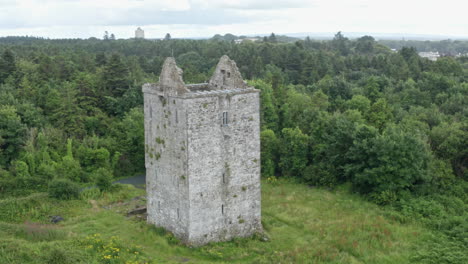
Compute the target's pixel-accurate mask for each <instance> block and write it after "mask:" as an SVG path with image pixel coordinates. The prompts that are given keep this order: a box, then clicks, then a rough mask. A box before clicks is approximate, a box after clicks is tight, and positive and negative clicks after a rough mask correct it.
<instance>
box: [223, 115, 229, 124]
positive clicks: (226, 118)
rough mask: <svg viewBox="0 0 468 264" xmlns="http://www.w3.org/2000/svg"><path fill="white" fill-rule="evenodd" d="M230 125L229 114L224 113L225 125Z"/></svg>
mask: <svg viewBox="0 0 468 264" xmlns="http://www.w3.org/2000/svg"><path fill="white" fill-rule="evenodd" d="M228 123H229V117H228V112H223V125H224V126H227V125H228Z"/></svg>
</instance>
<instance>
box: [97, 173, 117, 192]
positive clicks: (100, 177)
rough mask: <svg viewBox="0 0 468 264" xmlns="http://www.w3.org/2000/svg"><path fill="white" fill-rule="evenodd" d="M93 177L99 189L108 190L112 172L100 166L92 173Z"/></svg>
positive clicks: (110, 185)
mask: <svg viewBox="0 0 468 264" xmlns="http://www.w3.org/2000/svg"><path fill="white" fill-rule="evenodd" d="M93 178H94V179H95V181H96V186H97V187H98V188H99V190H101V191H108V190H110V189H111V187H112V178H113V175H112V172H110V171H109V170H107V169H104V168H100V169H98V170H97V171H95V172H94V173H93Z"/></svg>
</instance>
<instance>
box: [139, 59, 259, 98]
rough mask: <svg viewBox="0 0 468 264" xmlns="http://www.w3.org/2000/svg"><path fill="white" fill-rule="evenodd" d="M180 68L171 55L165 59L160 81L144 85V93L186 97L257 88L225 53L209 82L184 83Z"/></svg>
mask: <svg viewBox="0 0 468 264" xmlns="http://www.w3.org/2000/svg"><path fill="white" fill-rule="evenodd" d="M182 73H183V71H182V69H180V68H179V67H178V66H177V64H176V62H175V59H174V58H172V57H169V58H167V59H166V60H165V62H164V64H163V67H162V71H161V75H160V76H159V82H158V83H147V84H144V85H143V92H144V93H153V94H158V95H162V96H166V95H168V96H178V97H184V96H185V95H186V94H193V93H198V95H200V93H203V92H210V91H225V90H231V91H240V90H244V89H247V90H255V89H254V88H253V87H248V86H247V83H246V82H245V81H244V80H243V79H242V76H241V73H240V72H239V69H238V68H237V65H236V63H235V62H234V61H233V60H231V59H229V57H228V56H226V55H224V56H223V57H221V59H220V60H219V63H218V65H217V66H216V69H215V72H214V73H213V76H212V77H211V79H210V81H209V82H208V83H199V84H188V85H186V84H185V83H184V80H183V78H182Z"/></svg>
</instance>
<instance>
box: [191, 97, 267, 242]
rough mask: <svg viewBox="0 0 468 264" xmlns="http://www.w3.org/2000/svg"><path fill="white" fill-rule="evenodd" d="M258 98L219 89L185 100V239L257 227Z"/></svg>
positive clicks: (244, 231)
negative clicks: (187, 217)
mask: <svg viewBox="0 0 468 264" xmlns="http://www.w3.org/2000/svg"><path fill="white" fill-rule="evenodd" d="M258 96H259V94H258V92H257V91H255V90H252V92H250V93H227V94H226V93H219V94H213V95H210V96H206V97H200V98H195V99H192V100H189V101H187V103H186V104H187V110H188V118H187V120H188V143H189V144H188V168H189V185H190V199H189V200H190V229H189V233H190V236H189V238H190V241H191V243H194V244H203V243H205V242H206V241H221V240H229V239H231V238H233V237H245V236H249V235H252V234H253V233H254V232H257V231H261V223H260V213H261V212H260V210H261V206H260V138H259V135H260V131H259V129H260V127H259V124H260V123H259V118H260V117H259V104H258V100H259V97H258ZM224 112H226V113H228V116H227V117H228V124H226V125H225V124H223V113H224Z"/></svg>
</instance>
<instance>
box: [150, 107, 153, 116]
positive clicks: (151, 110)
mask: <svg viewBox="0 0 468 264" xmlns="http://www.w3.org/2000/svg"><path fill="white" fill-rule="evenodd" d="M149 118H150V119H152V118H153V108H152V107H151V106H150V107H149Z"/></svg>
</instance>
